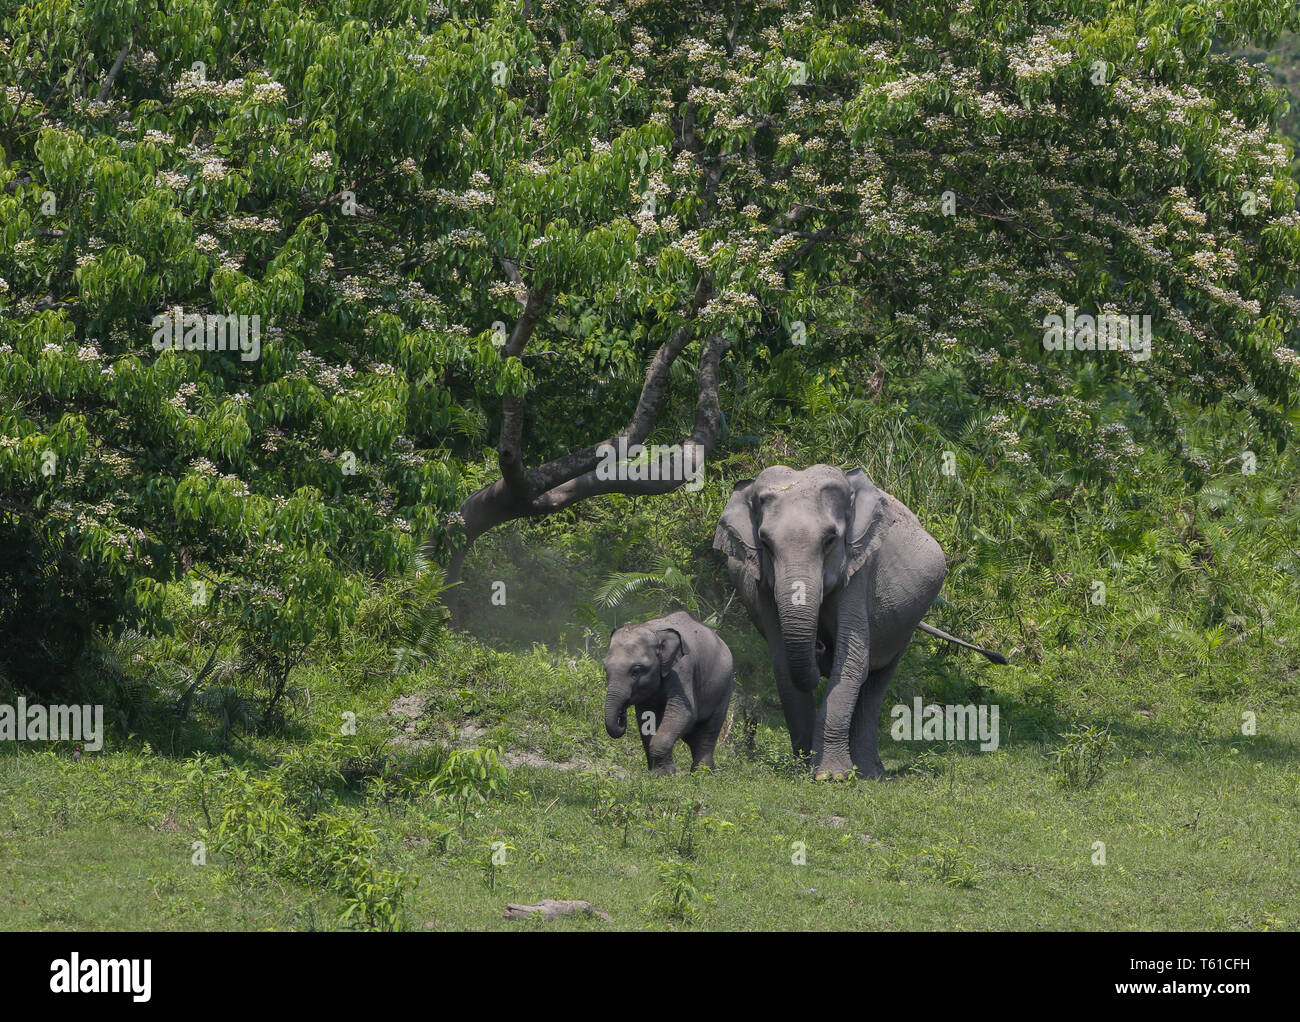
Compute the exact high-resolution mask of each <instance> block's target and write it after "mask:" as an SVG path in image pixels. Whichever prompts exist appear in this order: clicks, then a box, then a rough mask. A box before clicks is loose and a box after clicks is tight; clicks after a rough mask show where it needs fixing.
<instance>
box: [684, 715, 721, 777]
mask: <svg viewBox="0 0 1300 1022" xmlns="http://www.w3.org/2000/svg"><path fill="white" fill-rule="evenodd" d="M726 722H727V708H726V707H725V706H724V707H723V708H722V710H721V711H719V712H718V713H716V714H714V715H713V717H711V718H710V719H708V720H706V721H704V722H703V723H702V724H700V725H699V726H698V727H697V728H696V729H695V730H694V731H692V732H691V733H690V734H688V735H687V736H686V745H687V747H688V748H689V749H690V750H691V770H692V771H695V770H698V769H699V768H700V767H702V766H705V767H708V768H709V769H710V770H712V769H713V750H714V749H715V748H717V745H718V735H720V734H721V733H722V725H723V724H725V723H726Z"/></svg>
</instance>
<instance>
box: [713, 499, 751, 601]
mask: <svg viewBox="0 0 1300 1022" xmlns="http://www.w3.org/2000/svg"><path fill="white" fill-rule="evenodd" d="M753 485H754V480H752V479H742V480H740V482H738V483H736V486H735V489H733V490H732V491H731V499H730V500H728V501H727V506H726V507H725V508H724V509H723V511H722V518H721V520H720V521H719V522H718V528H717V531H716V532H714V534H713V549H714V550H721V551H722V552H723V553H724V554H726V555H727V556H728V557H734V558H735V559H736V560H738V561H741V562H743V563H744V565H745V570H746V571H748V572H749V573H750V574H751V575H753V576H754V579H755V580H757V579H758V527H757V526H756V525H755V523H754V515H753V512H752V511H751V510H750V507H749V489H750V487H751V486H753Z"/></svg>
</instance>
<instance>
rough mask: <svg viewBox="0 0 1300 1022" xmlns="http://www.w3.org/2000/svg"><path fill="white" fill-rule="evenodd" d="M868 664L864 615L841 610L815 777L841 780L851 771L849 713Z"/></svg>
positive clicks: (855, 700)
mask: <svg viewBox="0 0 1300 1022" xmlns="http://www.w3.org/2000/svg"><path fill="white" fill-rule="evenodd" d="M869 664H870V657H869V642H868V635H867V616H866V612H865V610H864V611H862V612H861V613H857V612H847V611H846V612H842V613H841V616H840V620H839V628H838V630H837V634H836V643H835V665H834V666H833V667H832V668H831V678H830V682H829V684H828V685H827V687H826V704H825V707H824V721H823V724H822V733H821V736H820V741H819V751H820V757H819V759H818V764H817V779H818V780H819V781H822V780H836V781H842V780H845V779H847V778H848V777H849V776H850V775H851V774H852V772H853V754H852V747H851V738H852V734H853V712H854V710H855V708H856V707H857V704H858V695H859V693H860V692H861V690H862V685H863V681H864V680H865V679H866V676H867V667H868V665H869Z"/></svg>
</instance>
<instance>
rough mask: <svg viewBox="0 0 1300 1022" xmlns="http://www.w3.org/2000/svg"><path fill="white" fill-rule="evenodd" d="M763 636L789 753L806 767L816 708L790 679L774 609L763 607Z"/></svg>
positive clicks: (808, 694) (808, 695)
mask: <svg viewBox="0 0 1300 1022" xmlns="http://www.w3.org/2000/svg"><path fill="white" fill-rule="evenodd" d="M762 620H763V629H762V631H763V635H764V637H765V638H766V639H767V647H768V652H769V654H770V655H771V658H772V674H773V675H774V676H775V678H776V692H777V695H778V696H780V697H781V712H782V713H784V714H785V726H786V728H787V730H789V732H790V750H791V752H792V753H793V754H794V757H795V759H796V760H798V761H799V762H800V763H802V764H804V765H805V766H808V765H809V759H810V757H811V756H812V753H813V749H814V747H815V740H816V734H815V732H814V730H813V720H814V717H815V716H816V706H815V705H814V703H813V694H812V693H811V692H802V691H800V690H799V689H798V688H797V687H795V683H794V681H793V679H792V678H791V677H790V664H789V662H788V661H787V660H786V652H785V642H784V640H783V638H782V636H781V623H780V621H779V619H778V618H777V616H776V608H775V607H774V606H771V605H770V604H769V605H765V606H764V607H763V616H762Z"/></svg>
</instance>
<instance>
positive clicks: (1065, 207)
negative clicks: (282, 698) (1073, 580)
mask: <svg viewBox="0 0 1300 1022" xmlns="http://www.w3.org/2000/svg"><path fill="white" fill-rule="evenodd" d="M1297 28H1300V10H1298V9H1297V8H1296V6H1295V5H1294V3H1292V2H1291V0H1223V2H1218V3H1186V2H1184V3H1174V2H1170V0H1141V2H1138V0H1116V2H1108V0H1022V2H1010V3H1008V2H1007V0H960V2H958V3H954V4H952V5H947V6H944V7H934V6H933V5H926V4H911V3H895V2H878V3H868V4H858V5H849V4H843V3H835V2H824V3H817V4H813V3H804V4H784V3H773V2H760V3H749V4H730V3H729V4H720V5H714V4H706V5H683V4H680V3H674V4H668V3H659V2H646V3H630V4H629V3H621V2H616V3H608V4H585V3H568V2H566V3H544V4H543V3H535V4H528V3H525V4H517V3H513V2H512V3H498V2H492V0H480V2H476V3H475V2H470V3H458V4H456V5H454V7H453V8H448V7H445V6H442V5H430V4H427V3H425V2H423V0H420V2H416V0H331V2H323V3H319V4H311V5H301V4H298V3H290V2H268V3H216V2H214V0H168V2H166V3H163V2H158V0H143V2H140V3H114V2H110V0H92V2H88V3H73V2H63V0H37V2H30V3H19V4H9V5H6V7H5V10H4V12H3V14H0V69H2V74H0V78H2V79H3V84H4V91H3V93H2V94H0V145H2V147H3V157H4V163H3V166H0V189H2V191H0V313H2V315H0V434H2V435H0V546H3V547H4V549H5V550H6V551H12V553H6V558H7V560H6V561H5V563H4V565H3V567H4V571H5V574H4V577H3V579H0V585H2V586H3V593H2V594H0V596H2V599H0V618H2V619H3V620H2V623H3V631H4V635H5V636H6V637H8V636H11V635H12V636H14V637H15V641H13V642H10V641H9V639H8V638H6V640H5V643H4V647H5V649H6V653H5V654H4V655H5V656H6V657H7V670H8V671H9V672H11V673H13V674H15V675H16V676H20V677H18V680H19V681H20V682H22V683H24V684H30V683H33V681H34V680H36V679H40V680H42V681H46V682H48V681H49V680H50V679H51V678H52V677H55V676H54V675H50V674H48V673H47V672H46V671H45V669H44V665H48V664H49V663H51V662H53V663H55V664H56V665H65V664H66V663H68V662H69V660H70V658H71V657H72V656H73V655H74V653H75V648H76V646H77V643H76V642H72V643H71V645H69V646H67V647H66V648H65V647H64V646H62V645H59V646H57V647H56V645H55V644H52V643H51V642H49V641H46V640H45V639H40V640H39V641H34V640H33V639H32V638H31V636H30V635H24V633H28V632H30V631H31V622H32V620H33V619H34V618H35V619H37V620H40V621H41V622H43V623H45V622H51V621H55V620H57V619H58V616H59V614H60V613H62V614H63V615H64V616H65V617H66V618H67V619H68V621H69V622H74V621H75V622H76V623H77V627H78V628H80V629H82V630H86V629H91V630H93V629H94V628H98V627H104V628H116V627H119V626H120V625H121V624H122V623H123V622H129V621H145V622H148V623H150V624H162V625H165V623H166V620H167V619H168V618H169V617H171V616H172V615H171V614H170V613H169V611H168V604H167V600H168V591H167V584H168V583H169V582H171V581H173V580H175V579H177V578H179V577H181V576H185V578H186V582H187V595H188V597H189V598H190V599H191V600H192V601H193V602H194V603H195V604H196V605H204V604H206V603H207V602H208V601H215V606H216V607H217V609H218V610H219V611H220V614H221V615H222V617H223V618H224V620H226V621H228V622H230V623H231V624H232V625H233V626H234V627H237V628H238V629H239V630H240V633H241V634H242V635H244V636H245V637H247V639H248V641H249V643H250V645H251V646H252V647H253V648H254V649H255V650H257V651H259V653H260V655H261V656H263V658H264V659H265V665H264V666H265V668H266V671H267V672H268V676H269V677H271V679H272V680H273V682H274V683H275V684H277V685H279V686H280V688H283V686H284V683H285V680H286V679H287V677H288V673H289V671H290V669H291V668H292V666H293V664H294V663H295V662H296V659H297V658H298V657H300V656H301V653H302V650H303V649H304V648H305V647H306V645H307V644H308V643H309V642H310V641H311V640H312V638H313V637H314V636H316V635H317V634H319V633H320V632H333V631H337V629H338V627H339V626H340V625H341V624H342V623H343V621H344V619H345V618H346V617H348V616H349V615H350V614H351V612H352V608H353V606H354V605H355V603H356V602H357V600H358V598H359V594H360V590H361V582H360V578H361V577H362V574H363V573H378V572H393V571H396V570H398V569H400V568H402V567H403V566H404V565H405V564H406V563H407V562H408V561H409V559H410V556H411V554H412V553H413V551H414V549H415V547H416V545H417V544H418V543H419V542H421V541H422V540H424V539H426V538H431V540H432V543H433V548H432V549H433V550H434V552H435V553H438V554H446V553H449V552H450V550H451V549H452V547H453V546H455V545H456V544H458V543H463V541H464V537H463V536H462V535H461V534H460V531H459V524H458V523H459V518H458V516H457V513H456V509H457V508H458V507H460V506H461V503H462V501H463V500H464V499H465V498H466V497H467V495H469V494H470V493H471V492H472V491H474V490H476V489H477V488H479V487H482V486H484V485H486V484H489V483H490V482H492V481H493V480H494V479H495V478H496V474H497V472H498V467H497V466H498V456H497V455H496V454H494V452H492V446H494V444H495V441H494V440H493V437H494V436H495V435H496V433H497V431H498V428H499V427H500V428H501V430H502V432H503V434H504V433H505V431H506V430H505V425H504V423H503V419H504V420H509V421H513V424H514V428H515V429H516V430H517V431H518V432H517V434H515V435H517V436H518V437H519V438H521V441H522V450H521V452H520V453H521V456H522V458H523V460H524V461H525V462H534V463H535V462H539V461H545V462H546V464H548V465H551V466H555V465H557V464H558V465H560V466H561V467H562V468H563V470H564V471H562V472H559V473H558V474H557V475H555V477H554V480H558V481H559V482H561V483H569V482H572V480H573V479H574V478H576V477H578V475H579V474H580V473H583V472H586V471H588V469H589V467H590V465H589V462H590V455H589V453H584V451H589V449H588V448H587V447H586V446H585V445H589V444H591V443H593V442H595V441H597V440H599V439H601V438H602V437H605V436H611V435H614V434H615V433H616V432H617V431H619V429H620V427H621V424H622V423H623V422H625V421H626V420H627V419H628V416H629V414H630V413H631V412H632V409H633V407H634V406H635V405H636V404H637V394H638V392H641V391H642V389H643V383H644V370H645V366H646V363H647V361H648V360H649V359H650V357H651V355H652V354H653V353H655V352H656V351H663V350H665V347H666V346H675V354H674V357H675V356H676V354H684V355H687V356H692V357H696V358H698V359H699V361H700V363H701V365H703V364H704V363H705V362H706V361H707V353H708V352H710V351H712V352H713V354H714V357H718V356H719V355H720V353H721V352H722V351H724V350H725V351H728V352H729V354H728V358H729V360H730V361H729V363H728V368H726V369H725V370H724V383H723V386H722V388H721V389H722V409H721V413H722V415H724V416H725V414H727V386H726V383H727V380H728V379H730V380H734V381H738V380H751V379H753V378H755V377H756V376H758V377H766V378H768V379H770V380H772V381H774V383H773V386H774V388H775V390H776V391H778V392H780V393H782V394H783V395H784V398H783V399H786V400H788V399H789V395H790V393H791V392H795V393H798V392H799V391H800V390H801V389H803V388H804V385H805V383H806V382H808V381H809V380H811V381H814V382H816V383H817V385H818V386H817V388H816V392H817V393H818V394H820V395H822V397H821V398H820V400H821V401H822V402H823V403H824V407H823V408H821V409H819V408H817V407H812V408H806V409H803V411H811V412H812V413H814V414H817V413H819V411H825V410H826V409H828V408H834V407H837V406H840V405H842V404H844V403H847V402H848V401H849V400H851V399H853V398H858V399H861V398H862V396H863V395H864V394H870V393H871V387H872V383H871V380H872V378H873V373H877V372H878V370H879V367H880V366H883V365H885V364H886V363H887V364H888V366H889V369H890V371H891V372H896V371H897V369H898V367H908V366H910V367H913V368H914V369H917V368H918V367H919V368H920V369H923V370H924V372H925V373H926V374H927V376H926V379H927V380H928V381H929V383H930V384H933V383H934V381H936V380H942V381H945V382H944V385H945V386H946V387H947V389H948V390H949V391H950V392H951V395H952V407H951V408H950V409H949V414H950V418H951V419H952V421H953V422H956V421H959V420H961V419H964V418H966V417H967V416H968V413H969V411H970V409H972V408H978V409H980V410H983V411H992V412H997V413H998V418H996V419H994V420H991V422H990V423H989V424H988V425H989V436H990V437H992V438H994V439H995V440H996V442H997V444H998V451H997V452H993V454H991V456H997V457H1002V458H1005V459H1007V460H1009V461H1012V462H1015V461H1023V462H1026V463H1034V464H1036V465H1038V466H1039V467H1040V468H1044V469H1045V468H1047V467H1048V466H1050V467H1051V468H1052V470H1053V472H1054V473H1062V474H1063V478H1065V479H1066V480H1067V482H1068V483H1070V484H1071V485H1073V484H1075V483H1080V482H1088V481H1097V480H1105V479H1110V478H1115V477H1116V476H1118V475H1122V474H1124V473H1126V472H1131V471H1132V470H1133V469H1134V467H1135V466H1136V465H1137V459H1138V458H1139V457H1140V455H1141V451H1142V448H1143V446H1144V445H1150V444H1156V445H1159V446H1160V447H1162V448H1164V449H1167V450H1170V451H1172V452H1173V453H1174V454H1175V456H1177V457H1178V458H1180V459H1181V461H1182V464H1183V467H1184V468H1185V469H1186V470H1187V472H1188V473H1189V476H1195V475H1197V474H1204V473H1207V472H1209V471H1210V470H1211V469H1212V467H1213V466H1211V465H1210V464H1209V463H1208V462H1207V461H1206V460H1205V459H1204V458H1203V457H1202V456H1201V455H1200V454H1199V453H1198V452H1197V451H1196V450H1195V449H1194V447H1193V446H1192V445H1190V444H1189V443H1188V442H1187V439H1186V437H1185V436H1183V435H1182V425H1183V423H1184V422H1185V420H1186V416H1187V412H1188V409H1189V407H1191V406H1194V405H1197V404H1211V403H1214V402H1217V401H1223V400H1227V401H1228V402H1229V403H1230V404H1231V405H1232V407H1233V408H1234V409H1235V410H1237V411H1239V412H1241V413H1243V414H1245V415H1248V416H1249V427H1248V428H1249V430H1250V433H1249V435H1248V436H1247V442H1248V443H1249V444H1250V445H1251V446H1252V447H1253V448H1254V449H1255V450H1258V451H1264V450H1266V449H1268V448H1270V447H1278V446H1280V445H1282V444H1283V443H1284V442H1285V441H1286V440H1287V438H1288V437H1289V435H1290V431H1291V429H1292V427H1293V419H1294V408H1295V396H1296V385H1297V381H1298V380H1300V375H1298V374H1297V365H1298V364H1300V356H1297V355H1296V354H1295V351H1294V341H1295V336H1296V327H1297V321H1298V319H1300V306H1297V303H1296V301H1295V299H1294V298H1293V297H1291V296H1290V295H1289V294H1288V292H1289V291H1290V290H1291V289H1293V288H1294V287H1295V286H1296V284H1297V282H1298V281H1300V216H1298V215H1297V213H1296V211H1295V197H1296V187H1297V186H1296V183H1295V181H1294V180H1293V179H1292V177H1291V176H1290V175H1289V173H1288V162H1289V159H1290V155H1291V154H1290V151H1289V148H1288V146H1287V145H1286V144H1285V143H1284V142H1283V141H1282V140H1281V138H1280V137H1279V136H1278V135H1277V126H1278V123H1279V118H1280V116H1281V111H1282V107H1283V103H1284V100H1283V98H1282V94H1281V93H1279V92H1278V91H1277V90H1276V89H1275V88H1274V87H1273V84H1272V82H1271V80H1270V79H1269V77H1268V75H1267V73H1266V72H1265V71H1264V70H1263V69H1259V68H1251V67H1249V66H1247V65H1245V64H1244V63H1242V62H1241V61H1240V60H1237V59H1235V58H1231V57H1228V56H1226V55H1224V53H1223V52H1222V51H1223V49H1224V48H1229V49H1230V48H1233V47H1238V46H1242V45H1247V44H1257V45H1269V44H1271V43H1272V42H1274V41H1275V40H1276V39H1277V38H1278V36H1279V35H1280V33H1281V32H1282V31H1283V30H1285V29H1291V30H1295V29H1297ZM1216 44H1218V45H1217V46H1216ZM1067 306H1074V307H1077V308H1078V309H1080V310H1085V309H1086V310H1091V311H1096V312H1100V311H1104V310H1108V309H1114V310H1115V311H1116V312H1119V313H1122V314H1124V315H1129V314H1146V315H1150V316H1152V318H1153V320H1154V329H1153V333H1154V339H1153V356H1152V357H1151V358H1150V359H1148V360H1139V359H1135V358H1133V357H1130V356H1125V355H1124V354H1123V353H1119V352H1108V353H1095V352H1094V353H1090V354H1081V353H1075V355H1074V356H1073V357H1071V355H1070V354H1069V353H1063V352H1048V351H1045V350H1044V348H1043V343H1042V319H1043V317H1044V315H1046V314H1051V313H1056V312H1063V311H1064V310H1065V308H1066V307H1067ZM167 315H177V316H186V315H188V316H194V315H203V316H207V315H213V316H247V317H254V316H256V317H258V318H259V322H260V344H259V347H258V350H257V357H255V358H247V357H244V356H246V355H248V354H251V351H250V350H249V349H245V350H244V351H240V352H232V351H212V350H185V349H184V347H183V346H182V348H181V349H180V350H161V351H160V350H158V349H157V346H156V344H155V340H156V338H157V329H158V328H157V317H160V316H167ZM184 322H185V326H186V328H187V329H188V327H189V321H188V320H186V321H184ZM710 345H712V347H711V348H710ZM877 357H879V358H880V359H883V360H885V361H883V362H877V361H876V359H877ZM670 362H671V360H670ZM681 368H682V367H679V366H676V365H673V366H672V369H673V372H672V374H671V380H672V381H675V382H676V383H677V384H678V385H679V387H680V385H681V384H682V383H683V382H684V377H688V376H689V375H690V374H689V373H683V372H682V371H681ZM728 373H730V374H731V376H730V377H728V376H727V375H726V374H728ZM1102 395H1104V396H1105V397H1106V400H1104V401H1102V400H1099V397H1100V396H1102ZM512 402H513V403H512ZM503 404H504V405H505V406H506V408H507V409H508V410H513V411H512V414H513V415H514V418H513V420H511V417H510V416H509V415H507V416H502V414H501V413H502V407H503ZM678 412H680V409H674V411H673V413H672V414H671V415H670V418H673V417H674V416H676V415H677V413H678ZM678 417H679V416H678ZM675 421H676V420H675V418H674V422H675ZM940 424H941V425H951V424H952V423H950V422H941V423H940ZM762 425H763V424H762V423H761V422H760V423H758V424H756V428H761V427H762ZM675 435H676V434H674V436H675ZM742 440H743V438H741V437H739V436H735V435H731V436H729V435H728V431H727V426H726V423H725V419H724V420H723V421H722V423H721V424H720V435H719V437H718V438H717V442H718V444H719V446H720V448H721V449H722V450H723V451H725V450H726V449H727V447H728V444H731V445H732V446H733V447H735V446H738V445H740V444H741V442H742ZM933 456H934V457H937V456H938V452H937V451H936V452H934V455H933ZM566 458H567V459H568V460H566ZM547 459H549V461H548V460H547ZM566 473H567V474H566ZM552 482H553V480H552V479H551V477H550V476H546V478H544V479H543V478H542V476H538V475H535V476H531V477H526V478H525V484H526V487H527V489H528V491H529V492H528V498H527V499H528V501H529V509H530V510H531V509H533V508H540V509H542V510H552V509H554V508H557V507H562V506H564V500H563V499H559V498H556V499H553V500H552V501H551V502H549V503H548V500H547V493H548V492H551V491H549V489H548V487H549V486H550V485H551V483H552ZM67 634H72V633H67ZM72 637H73V638H75V635H73V636H72ZM62 641H63V640H62V639H61V640H60V642H62ZM10 650H12V651H13V652H8V651H10Z"/></svg>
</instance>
